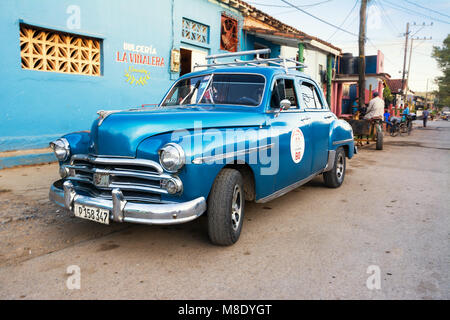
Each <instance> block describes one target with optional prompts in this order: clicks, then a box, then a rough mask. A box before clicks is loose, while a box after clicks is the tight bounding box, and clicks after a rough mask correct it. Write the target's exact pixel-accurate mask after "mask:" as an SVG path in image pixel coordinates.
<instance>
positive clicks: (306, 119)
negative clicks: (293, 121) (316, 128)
mask: <svg viewBox="0 0 450 320" xmlns="http://www.w3.org/2000/svg"><path fill="white" fill-rule="evenodd" d="M308 120H311V117H301V118H300V121H308Z"/></svg>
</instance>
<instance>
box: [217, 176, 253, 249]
mask: <svg viewBox="0 0 450 320" xmlns="http://www.w3.org/2000/svg"><path fill="white" fill-rule="evenodd" d="M244 206H245V196H244V185H243V179H242V175H241V173H240V172H239V171H237V170H234V169H228V168H226V169H223V170H222V171H221V172H220V173H219V174H218V175H217V177H216V180H215V181H214V184H213V187H212V189H211V193H210V195H209V197H208V235H209V238H210V240H211V242H212V243H214V244H216V245H221V246H229V245H232V244H234V243H235V242H236V241H237V240H238V239H239V236H240V234H241V229H242V223H243V220H244Z"/></svg>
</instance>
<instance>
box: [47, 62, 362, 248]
mask: <svg viewBox="0 0 450 320" xmlns="http://www.w3.org/2000/svg"><path fill="white" fill-rule="evenodd" d="M216 58H220V57H218V56H214V57H208V59H213V62H212V63H210V64H208V65H207V66H206V69H205V70H202V71H198V72H193V73H190V74H187V75H184V76H182V77H181V78H180V79H178V80H177V81H176V82H175V83H174V84H173V86H172V87H171V88H170V89H169V91H168V92H167V94H166V95H165V96H164V98H163V99H162V101H161V103H160V104H159V106H158V107H154V108H135V109H130V110H123V111H99V117H98V119H97V120H96V121H94V123H93V124H92V128H91V130H90V131H89V132H75V133H71V134H67V135H65V136H63V137H62V138H60V139H58V140H56V141H53V142H52V143H51V144H50V145H51V147H52V148H53V150H54V152H55V155H56V157H57V158H58V160H59V164H60V169H59V172H60V175H61V178H62V179H61V180H58V181H56V182H55V183H54V184H53V185H52V186H51V188H50V199H51V200H52V201H54V202H55V203H56V204H58V205H60V206H62V207H65V208H66V209H68V210H70V211H71V212H72V213H73V214H74V215H75V216H77V217H81V218H85V219H89V220H93V221H96V222H100V223H105V224H109V223H110V222H112V221H114V222H131V223H143V224H156V225H170V224H178V223H185V222H188V221H192V220H194V219H196V218H198V217H199V216H201V215H202V214H204V213H206V214H207V219H208V234H209V237H210V239H211V241H212V242H213V243H214V244H218V245H231V244H233V243H235V242H236V241H237V240H238V238H239V236H240V233H241V229H242V225H243V221H244V219H243V218H244V205H245V201H256V202H259V203H263V202H267V201H270V200H272V199H275V198H277V197H279V196H281V195H283V194H285V193H287V192H289V191H290V190H293V189H295V188H297V187H299V186H301V185H302V184H305V183H306V182H308V181H310V180H311V179H312V178H314V177H315V176H317V175H323V179H324V183H325V185H326V186H328V187H332V188H337V187H339V186H340V185H341V184H342V183H343V181H344V177H345V168H346V158H352V157H353V155H354V153H355V152H356V149H355V147H354V143H353V132H352V128H351V127H350V125H349V124H348V123H347V122H345V121H343V120H339V119H337V118H336V116H335V115H334V114H333V113H332V112H331V111H330V109H329V107H328V105H327V103H326V101H325V99H324V96H323V93H322V90H321V89H320V88H319V86H318V85H317V83H316V82H315V81H313V80H312V79H311V78H310V77H309V76H307V75H306V74H304V73H303V72H300V71H297V70H296V69H298V67H299V65H298V63H295V62H293V61H292V60H289V61H287V60H286V59H266V60H262V59H260V58H259V57H257V59H256V60H252V61H247V62H242V61H240V60H237V62H234V63H227V62H224V63H217V62H216ZM288 62H289V63H292V64H293V65H294V68H292V67H288V66H287V63H288ZM262 64H264V65H262Z"/></svg>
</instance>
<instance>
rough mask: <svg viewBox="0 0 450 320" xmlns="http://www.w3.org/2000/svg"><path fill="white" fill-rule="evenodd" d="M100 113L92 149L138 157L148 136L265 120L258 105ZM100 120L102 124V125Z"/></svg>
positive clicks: (94, 129) (98, 152)
mask: <svg viewBox="0 0 450 320" xmlns="http://www.w3.org/2000/svg"><path fill="white" fill-rule="evenodd" d="M101 118H102V117H99V118H98V119H97V120H95V121H94V123H93V124H92V128H91V137H90V144H89V145H90V146H89V152H90V153H91V154H96V155H102V156H103V155H109V156H124V157H135V156H136V150H137V147H138V145H139V143H141V142H142V141H143V140H144V139H146V138H148V137H151V136H154V135H158V134H162V133H167V132H172V131H177V130H190V129H193V128H194V123H195V126H196V127H198V126H201V128H203V129H209V128H230V127H253V126H260V125H263V124H264V123H265V115H264V114H262V113H259V112H258V110H257V109H256V108H250V107H248V108H242V107H236V108H234V107H233V108H231V107H228V108H227V107H218V106H211V107H198V106H193V107H174V108H163V109H153V110H148V109H136V110H132V111H119V112H113V113H111V114H109V115H107V116H106V117H104V116H103V119H101ZM99 122H100V125H99Z"/></svg>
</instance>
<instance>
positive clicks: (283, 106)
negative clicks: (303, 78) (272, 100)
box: [280, 99, 291, 110]
mask: <svg viewBox="0 0 450 320" xmlns="http://www.w3.org/2000/svg"><path fill="white" fill-rule="evenodd" d="M290 107H291V101H289V99H283V100H281V102H280V109H281V110H289V108H290Z"/></svg>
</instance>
